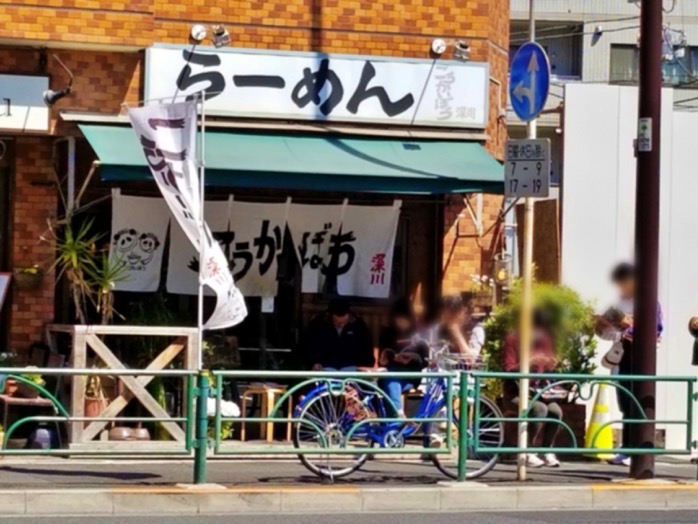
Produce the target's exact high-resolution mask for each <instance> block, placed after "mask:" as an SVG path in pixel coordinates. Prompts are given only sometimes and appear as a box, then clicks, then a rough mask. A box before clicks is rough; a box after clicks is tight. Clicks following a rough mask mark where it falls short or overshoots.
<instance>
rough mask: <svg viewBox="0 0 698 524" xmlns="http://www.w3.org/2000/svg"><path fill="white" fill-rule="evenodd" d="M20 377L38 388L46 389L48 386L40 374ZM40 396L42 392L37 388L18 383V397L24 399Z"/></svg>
mask: <svg viewBox="0 0 698 524" xmlns="http://www.w3.org/2000/svg"><path fill="white" fill-rule="evenodd" d="M20 376H21V377H22V378H24V379H26V380H28V381H29V382H31V383H32V384H35V385H37V386H41V387H44V386H45V385H46V381H45V380H44V378H43V377H42V376H41V374H39V373H24V374H22V375H20ZM39 394H40V391H39V390H38V389H37V388H35V387H32V386H31V385H29V384H26V383H24V382H21V381H17V396H19V397H23V398H37V397H38V396H39Z"/></svg>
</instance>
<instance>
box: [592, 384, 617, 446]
mask: <svg viewBox="0 0 698 524" xmlns="http://www.w3.org/2000/svg"><path fill="white" fill-rule="evenodd" d="M609 422H611V399H610V388H609V386H608V384H599V390H598V392H597V393H596V402H594V411H593V412H592V414H591V421H590V422H589V427H588V428H587V432H586V438H585V439H584V447H586V448H590V449H593V448H597V449H613V448H614V446H613V428H611V426H610V425H606V426H604V424H608V423H609ZM602 428H603V429H602ZM592 440H593V442H592ZM587 456H589V457H594V458H597V459H599V460H609V459H612V458H613V457H614V456H615V455H613V454H610V453H593V454H588V455H587Z"/></svg>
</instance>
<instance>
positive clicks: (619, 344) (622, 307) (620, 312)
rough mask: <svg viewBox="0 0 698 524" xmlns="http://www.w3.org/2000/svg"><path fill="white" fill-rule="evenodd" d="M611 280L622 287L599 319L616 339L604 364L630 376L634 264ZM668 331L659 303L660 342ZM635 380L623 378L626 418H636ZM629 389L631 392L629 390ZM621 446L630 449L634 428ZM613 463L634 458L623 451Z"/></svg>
mask: <svg viewBox="0 0 698 524" xmlns="http://www.w3.org/2000/svg"><path fill="white" fill-rule="evenodd" d="M611 282H613V284H615V286H616V287H617V288H618V293H619V301H618V304H617V305H616V306H614V307H612V308H611V309H609V310H608V311H607V312H606V313H604V314H603V315H602V316H600V317H597V320H596V334H597V335H598V336H599V337H600V338H602V339H604V340H610V341H612V342H613V345H612V346H611V349H609V350H608V352H607V353H606V354H605V355H604V357H603V359H602V361H601V364H602V365H603V366H604V367H606V368H608V369H610V370H611V374H614V375H630V374H632V370H633V356H634V354H633V308H634V297H635V268H634V267H633V266H632V264H627V263H623V264H619V265H618V266H616V268H615V269H614V270H613V272H612V273H611ZM663 330H664V324H663V322H662V308H661V306H660V305H659V304H657V341H659V337H660V336H661V334H662V331H663ZM634 384H635V383H634V382H625V381H619V382H618V386H619V387H618V388H616V393H617V397H618V407H619V408H620V411H621V412H622V413H623V418H624V419H626V418H632V415H631V413H630V410H631V406H632V403H633V397H632V396H631V395H632V394H633V386H634ZM626 390H627V391H629V392H630V395H629V394H628V393H627V392H626ZM621 447H623V448H629V447H631V445H630V428H629V427H628V426H626V425H623V442H622V445H621ZM608 462H609V464H615V465H618V466H620V465H623V466H630V457H628V456H627V455H623V454H619V455H616V456H615V457H614V458H613V459H611V460H609V461H608Z"/></svg>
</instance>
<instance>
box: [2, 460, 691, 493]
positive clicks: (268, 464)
mask: <svg viewBox="0 0 698 524" xmlns="http://www.w3.org/2000/svg"><path fill="white" fill-rule="evenodd" d="M515 471H516V469H515V466H514V465H513V464H498V465H497V466H496V467H495V469H494V470H493V471H491V472H490V473H488V474H487V475H485V476H484V477H482V478H480V479H478V482H479V483H481V484H486V485H489V486H506V485H520V484H521V483H519V482H516V480H515V479H516V473H515ZM627 475H628V468H625V467H622V466H610V465H607V464H605V463H600V462H569V463H564V462H563V464H562V467H561V468H556V469H550V468H542V469H537V470H536V469H529V478H530V480H529V481H527V482H526V485H561V484H562V485H570V484H604V483H612V482H618V481H622V480H625V479H627ZM207 477H208V478H207V480H208V482H209V483H211V484H221V485H224V486H236V487H240V486H256V487H259V486H268V485H278V486H299V485H300V486H321V485H326V484H327V482H326V481H323V480H322V479H320V478H319V477H316V476H315V475H313V474H312V473H310V472H309V471H308V470H306V469H305V468H304V467H303V466H302V465H301V464H300V462H298V460H297V459H295V458H288V459H285V460H258V459H255V460H244V459H237V460H223V459H209V461H208V475H207ZM192 478H193V461H191V460H187V461H185V460H151V461H142V460H128V459H113V460H87V459H78V458H73V459H61V458H35V457H5V458H3V459H0V490H3V489H17V488H22V489H27V488H46V487H50V488H52V489H66V488H70V489H78V488H94V487H96V486H99V487H105V488H113V487H125V486H152V487H155V486H173V485H176V484H186V483H190V482H192ZM657 478H658V479H661V480H667V481H671V482H692V481H695V480H696V466H695V465H691V464H690V463H689V459H688V457H687V458H685V459H663V460H662V462H658V463H657ZM447 480H449V479H448V478H447V477H445V476H444V475H443V474H441V473H440V472H439V471H438V470H437V469H436V468H435V467H434V466H433V465H432V463H431V462H429V461H419V460H411V461H399V462H398V461H393V460H385V459H377V460H372V461H369V462H367V463H366V465H365V466H364V467H363V468H362V469H361V470H360V471H357V472H355V473H354V474H352V475H349V476H348V477H345V478H343V479H337V480H336V481H335V485H339V486H374V485H380V486H386V485H387V486H425V485H427V486H428V485H436V484H437V483H439V482H444V481H447Z"/></svg>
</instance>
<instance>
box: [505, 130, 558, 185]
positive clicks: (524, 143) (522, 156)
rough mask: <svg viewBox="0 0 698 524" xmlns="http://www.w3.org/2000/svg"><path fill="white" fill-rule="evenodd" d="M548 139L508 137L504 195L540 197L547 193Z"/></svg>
mask: <svg viewBox="0 0 698 524" xmlns="http://www.w3.org/2000/svg"><path fill="white" fill-rule="evenodd" d="M550 163H551V162H550V140H549V139H547V138H541V139H528V140H508V141H507V145H506V166H505V170H504V174H505V178H504V183H505V189H504V194H505V195H506V196H507V197H513V198H529V197H532V198H544V197H547V196H548V195H549V193H550Z"/></svg>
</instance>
